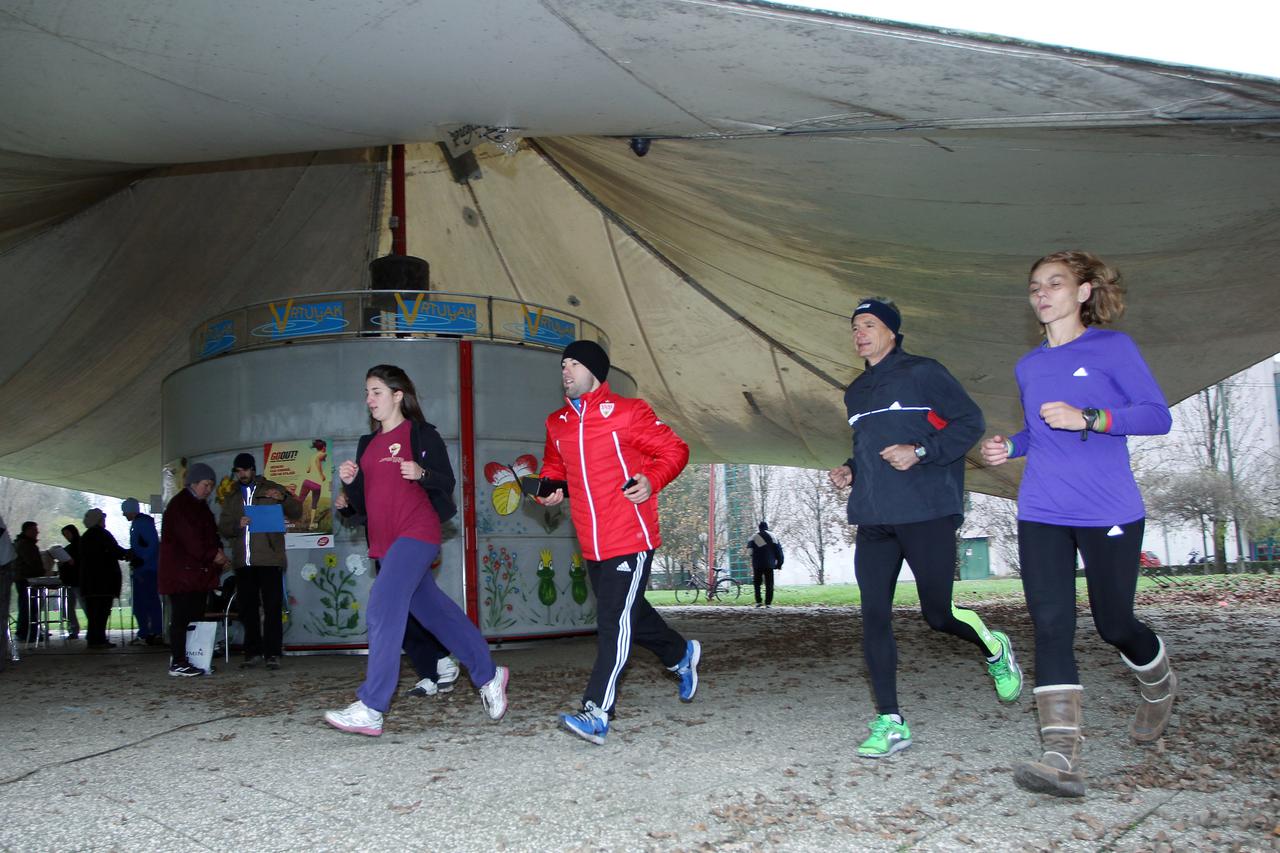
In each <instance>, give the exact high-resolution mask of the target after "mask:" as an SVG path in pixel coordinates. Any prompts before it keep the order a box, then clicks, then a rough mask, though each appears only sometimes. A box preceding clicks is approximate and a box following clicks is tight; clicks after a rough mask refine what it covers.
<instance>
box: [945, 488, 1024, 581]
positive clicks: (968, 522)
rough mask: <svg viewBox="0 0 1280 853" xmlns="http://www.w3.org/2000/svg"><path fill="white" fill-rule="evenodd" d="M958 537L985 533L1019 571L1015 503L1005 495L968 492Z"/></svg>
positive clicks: (1017, 573)
mask: <svg viewBox="0 0 1280 853" xmlns="http://www.w3.org/2000/svg"><path fill="white" fill-rule="evenodd" d="M967 497H968V508H967V509H966V511H965V516H964V524H963V526H961V528H960V535H961V536H965V537H967V536H986V537H987V538H988V539H989V540H990V542H991V546H992V548H994V549H995V551H996V552H997V553H998V554H999V555H1000V558H1001V559H1002V560H1003V561H1004V562H1005V563H1006V564H1008V565H1009V566H1011V567H1012V568H1013V572H1014V574H1015V575H1021V574H1022V564H1021V561H1020V559H1019V557H1018V504H1017V502H1016V501H1011V500H1009V499H1008V498H1001V497H996V496H995V495H983V494H978V493H976V492H969V493H968V495H967Z"/></svg>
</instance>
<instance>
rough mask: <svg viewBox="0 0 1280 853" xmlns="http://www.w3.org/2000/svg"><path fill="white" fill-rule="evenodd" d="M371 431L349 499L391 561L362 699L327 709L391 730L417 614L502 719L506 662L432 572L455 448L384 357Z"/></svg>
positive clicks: (360, 729)
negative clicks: (407, 637)
mask: <svg viewBox="0 0 1280 853" xmlns="http://www.w3.org/2000/svg"><path fill="white" fill-rule="evenodd" d="M365 404H366V405H367V406H368V407H369V424H370V426H371V427H372V428H373V432H372V433H371V434H370V435H367V436H365V437H364V438H362V439H361V440H360V448H359V451H358V452H357V454H356V458H357V459H358V460H359V462H358V463H357V462H356V461H354V460H351V459H348V460H347V461H345V462H343V463H342V464H341V465H339V466H338V477H339V479H341V480H342V483H343V490H344V491H345V492H346V495H347V500H348V501H349V502H350V504H351V506H352V507H353V508H354V509H355V510H356V512H357V513H359V514H361V515H364V516H366V517H367V518H368V528H369V556H370V557H372V558H374V559H377V560H380V561H381V563H382V567H381V570H380V571H379V572H378V577H377V578H376V579H375V580H374V582H373V588H372V589H371V590H370V592H369V604H368V607H367V609H366V617H365V619H366V621H367V623H368V627H369V662H368V664H367V668H366V672H365V680H364V684H362V685H360V689H359V690H357V691H356V697H357V701H355V702H353V703H352V704H351V705H350V706H348V707H347V708H345V709H343V710H341V711H327V712H325V715H324V719H325V722H326V723H328V724H329V725H331V726H333V727H334V728H336V729H341V730H342V731H345V732H354V733H356V734H362V735H371V736H374V737H376V736H378V735H380V734H382V715H383V714H384V713H386V711H387V709H388V707H390V705H391V697H392V695H393V694H394V693H395V689H396V684H397V683H398V681H399V679H400V649H401V647H402V646H403V644H404V631H405V622H406V620H407V619H408V616H409V613H411V612H412V613H413V615H414V618H416V619H417V620H418V622H420V623H421V624H422V626H423V627H424V628H426V629H427V630H428V631H430V632H431V633H432V634H435V636H436V637H437V638H439V640H440V642H441V643H443V644H444V646H445V647H446V648H447V649H449V651H451V652H452V653H453V654H454V655H455V656H457V658H458V659H459V660H460V661H461V662H462V664H463V666H465V667H466V668H467V671H468V673H469V674H470V676H471V681H472V683H473V684H475V685H476V687H478V688H479V689H480V698H481V701H482V702H483V703H484V707H485V710H486V711H487V712H488V714H489V716H490V717H491V718H493V719H495V720H498V719H501V718H502V715H503V714H505V713H506V710H507V678H508V673H507V668H506V667H504V666H494V663H493V658H492V657H491V656H490V654H489V645H488V643H487V642H486V641H485V639H484V635H483V634H481V633H480V630H479V629H478V628H476V626H475V625H474V624H472V622H471V620H470V619H468V618H467V614H466V613H465V612H463V610H462V608H461V607H459V606H458V605H457V604H456V603H455V602H454V601H453V599H451V598H449V596H448V595H446V594H445V593H444V591H443V590H442V589H440V587H439V586H437V585H436V581H435V578H434V577H433V576H432V574H431V564H432V563H433V562H435V559H436V556H437V555H438V554H439V553H440V521H441V519H440V515H439V513H437V511H436V509H435V506H433V500H432V495H433V494H434V495H435V497H436V501H435V502H434V503H438V504H440V505H442V506H451V496H452V494H453V487H454V477H453V468H452V466H451V465H450V464H449V454H448V451H446V449H445V446H444V441H442V440H441V438H440V434H439V433H438V432H436V429H435V427H433V426H432V425H431V424H429V423H427V421H426V419H425V418H424V417H423V415H422V407H421V406H419V405H418V395H417V393H416V392H415V391H414V387H413V382H412V381H411V380H410V379H409V377H408V376H407V375H406V374H405V372H404V371H403V370H401V369H400V368H399V367H396V366H394V365H390V364H379V365H376V366H374V367H372V368H370V369H369V372H368V373H367V374H366V376H365Z"/></svg>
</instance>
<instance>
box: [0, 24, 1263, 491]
mask: <svg viewBox="0 0 1280 853" xmlns="http://www.w3.org/2000/svg"><path fill="white" fill-rule="evenodd" d="M0 78H2V79H3V82H4V85H3V86H0V116H2V117H3V118H2V119H0V304H2V305H3V307H4V309H5V310H4V313H5V316H6V317H9V318H21V319H20V320H11V322H10V323H9V324H8V328H7V331H6V334H5V335H4V336H3V337H0V383H3V384H0V402H2V403H3V408H2V413H0V425H2V427H0V474H5V475H8V476H17V477H23V478H27V479H33V480H39V481H43V482H49V483H55V484H58V485H66V486H72V487H77V488H84V489H90V490H93V491H98V492H102V493H107V494H121V493H124V492H134V493H141V494H148V493H150V491H153V490H154V488H155V483H156V482H157V472H158V470H159V465H160V462H161V460H160V458H159V447H158V444H159V438H158V437H159V429H158V423H159V400H158V396H159V386H160V381H161V379H162V378H163V377H164V376H165V375H166V374H167V373H169V372H170V371H172V370H174V369H176V368H178V367H180V366H181V365H182V364H184V363H186V361H187V359H188V352H187V340H188V335H189V334H190V332H191V331H192V329H193V328H194V327H195V326H196V325H197V324H198V323H199V322H200V321H201V320H203V319H205V318H207V317H209V316H211V315H213V314H216V313H219V312H220V311H223V310H225V309H228V308H232V307H235V306H238V305H242V304H245V303H248V302H256V301H259V300H261V299H265V298H268V297H274V296H289V295H296V294H301V293H311V292H318V291H326V290H340V289H354V288H359V287H363V286H366V284H367V281H368V274H367V271H366V268H367V264H368V261H369V260H370V259H371V258H372V257H376V256H377V255H379V254H384V253H385V252H386V251H387V250H388V249H389V246H390V238H389V233H388V232H387V230H386V222H387V219H388V203H389V202H388V199H389V190H388V182H389V180H390V178H389V174H388V170H387V169H386V168H385V157H386V150H385V148H384V147H383V146H386V145H388V144H392V143H410V146H409V149H408V160H409V169H408V172H409V174H408V178H407V181H406V195H407V202H408V210H407V214H408V215H407V227H408V238H409V244H408V251H409V253H410V254H415V255H419V256H422V257H425V258H427V259H428V260H429V261H430V262H431V264H432V278H433V287H436V288H439V289H442V290H455V291H466V292H484V293H492V294H494V295H499V296H516V297H519V298H521V299H525V300H528V301H531V302H538V303H543V304H548V305H553V306H564V307H566V308H567V307H568V305H567V304H566V302H567V300H568V299H569V297H570V296H572V297H574V298H575V300H576V301H577V302H579V303H580V306H579V307H576V308H574V309H572V310H574V311H575V312H576V313H580V314H582V315H583V316H585V317H587V318H588V319H590V320H592V321H593V322H595V323H597V324H599V325H600V326H601V327H603V328H604V329H605V331H606V332H607V333H608V334H609V336H610V339H611V342H612V345H613V357H614V360H615V362H616V363H618V364H620V365H621V366H623V367H625V368H626V369H627V370H628V372H630V373H632V374H633V375H634V376H635V377H636V379H637V381H638V382H639V384H640V387H641V389H642V392H643V393H644V395H645V396H646V397H648V398H649V399H650V400H651V401H653V402H654V404H655V406H656V407H657V408H658V409H659V410H660V411H662V412H663V413H664V414H665V415H666V416H667V417H668V419H669V420H671V421H672V422H673V423H674V424H675V425H676V426H677V428H678V429H679V430H680V431H681V432H682V434H684V435H685V436H686V437H687V438H688V439H689V440H690V443H691V444H692V445H694V448H695V453H696V457H697V458H699V459H701V460H703V461H711V460H735V461H751V462H767V463H779V464H793V465H810V466H821V467H826V466H829V465H832V464H836V463H838V462H839V461H841V460H842V459H843V458H844V457H845V455H847V452H848V447H847V444H848V427H847V425H845V423H844V418H843V410H842V406H841V402H840V389H841V388H842V387H843V385H844V384H846V383H847V382H848V381H849V380H850V379H852V378H853V377H854V376H855V375H856V374H857V371H858V370H859V369H860V367H861V365H860V364H859V363H857V360H856V358H855V357H854V356H853V354H852V347H851V345H850V340H849V334H848V312H849V310H850V308H851V306H852V305H853V303H854V300H855V299H857V298H858V297H859V296H862V295H866V294H871V293H875V294H882V295H887V296H890V297H892V298H894V299H895V300H897V301H898V302H899V303H900V304H901V305H902V307H903V310H904V316H905V321H904V332H905V333H906V336H907V337H906V344H905V345H906V347H907V348H908V349H910V350H912V351H915V352H920V353H923V354H927V355H930V356H933V357H936V358H939V359H940V360H941V361H942V362H943V363H944V364H946V365H948V366H949V367H950V368H951V370H952V372H953V373H955V374H956V376H957V377H958V378H959V379H960V380H961V381H962V382H963V383H964V384H965V386H966V387H967V388H968V389H969V391H970V392H971V393H972V394H973V395H974V397H975V399H977V400H978V402H979V403H980V404H981V405H982V407H983V409H984V411H985V412H986V414H987V417H988V421H989V422H990V425H991V428H992V429H993V430H1001V431H1006V430H1010V429H1013V428H1016V425H1017V423H1018V422H1019V421H1020V417H1021V415H1020V409H1019V406H1018V402H1017V397H1016V388H1015V387H1014V385H1013V381H1012V365H1013V363H1014V361H1015V360H1016V358H1017V357H1018V356H1019V355H1020V354H1021V353H1022V352H1023V351H1025V350H1026V348H1027V347H1028V346H1030V345H1031V344H1033V343H1034V342H1035V340H1036V329H1035V327H1034V324H1033V322H1032V318H1031V315H1030V311H1029V310H1028V309H1027V306H1026V302H1025V286H1024V281H1025V276H1026V271H1027V269H1026V268H1027V266H1028V265H1029V263H1030V261H1031V260H1033V259H1034V258H1035V257H1037V256H1039V255H1041V254H1044V253H1045V252H1047V251H1051V250H1054V249H1058V248H1067V247H1084V248H1090V249H1093V250H1095V251H1097V252H1099V253H1100V254H1103V255H1104V256H1106V257H1107V258H1108V259H1109V260H1112V261H1114V262H1115V263H1117V265H1119V266H1120V267H1121V268H1122V269H1123V270H1124V272H1125V274H1126V277H1127V280H1128V285H1129V290H1130V301H1131V308H1130V313H1129V314H1128V316H1127V317H1126V319H1125V321H1124V323H1123V325H1122V328H1124V329H1126V330H1127V331H1129V332H1130V333H1131V334H1133V335H1134V336H1135V337H1136V338H1137V339H1138V341H1139V343H1140V344H1141V345H1142V346H1143V348H1144V351H1145V352H1146V354H1147V356H1148V358H1149V360H1150V361H1151V363H1152V366H1153V368H1154V369H1155V371H1156V374H1157V376H1158V378H1159V379H1160V381H1161V383H1162V386H1163V387H1164V389H1165V392H1166V394H1167V395H1168V396H1169V397H1170V400H1171V401H1172V400H1176V399H1180V398H1182V397H1184V396H1186V395H1188V394H1190V393H1192V392H1194V391H1195V390H1197V389H1199V388H1201V387H1203V386H1204V385H1206V384H1208V383H1210V382H1213V381H1215V380H1217V379H1219V378H1221V377H1223V376H1225V375H1229V374H1230V373H1232V372H1234V371H1235V370H1237V369H1240V368H1241V367H1243V366H1245V365H1248V364H1251V363H1255V362H1257V361H1258V360H1260V359H1262V358H1265V357H1266V356H1268V355H1271V354H1272V353H1274V352H1276V351H1277V350H1280V334H1277V332H1276V321H1277V319H1278V317H1277V315H1278V314H1280V301H1278V300H1276V299H1275V298H1274V297H1273V296H1272V295H1271V277H1272V275H1273V270H1274V269H1275V268H1276V261H1277V255H1278V254H1280V251H1278V247H1280V240H1278V239H1277V238H1278V237H1280V233H1278V232H1280V224H1278V223H1280V216H1277V214H1278V213H1280V211H1278V210H1277V208H1278V207H1280V168H1277V166H1278V165H1280V147H1278V146H1277V141H1276V136H1277V133H1278V132H1280V82H1278V81H1275V80H1270V79H1259V78H1246V77H1241V76H1237V75H1229V74H1222V73H1215V72H1207V71H1200V70H1195V69H1188V68H1173V67H1168V66H1159V65H1155V64H1150V63H1143V62H1137V61H1133V60H1124V59H1118V58H1114V57H1106V56H1099V55H1087V54H1081V53H1078V52H1072V51H1068V50H1064V49H1056V48H1047V47H1043V46H1036V45H1028V44H1022V43H1015V42H1011V41H1007V40H998V39H992V38H978V37H974V36H968V35H964V34H957V33H952V32H943V31H935V30H928V29H925V28H920V27H908V26H902V25H893V24H888V23H885V22H877V21H870V20H863V19H855V18H850V17H842V16H834V15H829V14H822V13H816V12H807V11H800V10H794V9H788V8H784V7H779V6H775V5H771V4H763V3H740V2H724V1H723V0H697V1H696V2H695V0H657V2H653V3H647V4H639V5H635V4H613V3H601V2H598V0H542V2H533V0H510V2H498V3H492V4H475V3H469V2H439V3H430V4H414V5H410V6H408V7H407V8H406V7H404V6H403V5H402V4H399V3H392V2H389V0H388V2H364V3H359V4H316V3H304V2H298V1H297V0H280V2H274V3H269V4H261V3H256V2H250V0H241V2H221V3H217V4H214V3H190V2H181V0H172V2H158V3H157V2H142V0H118V2H115V3H112V4H100V3H94V2H70V0H44V1H43V2H18V0H0ZM465 124H476V125H481V126H488V127H500V128H509V129H511V133H510V136H512V137H520V138H522V139H523V142H521V143H520V144H519V145H518V146H509V150H508V151H505V152H504V151H500V150H499V149H497V148H494V147H492V146H489V145H482V146H481V147H480V148H479V149H477V152H476V153H477V154H478V155H479V163H480V173H481V177H480V178H479V179H478V180H472V181H470V182H468V183H458V182H456V181H455V180H454V178H453V176H452V175H451V173H450V170H449V169H448V167H447V165H446V163H445V161H444V155H443V154H442V152H441V150H440V148H439V147H438V146H436V145H434V144H430V143H433V142H434V141H436V140H440V139H443V138H444V137H445V136H446V135H447V134H448V133H449V131H450V130H454V129H456V128H458V127H459V126H462V125H465ZM630 137H645V138H652V140H653V141H652V144H651V147H650V150H649V152H648V154H647V155H646V156H645V157H643V158H640V157H637V156H636V155H635V154H633V153H632V152H631V150H630V148H629V146H628V144H627V143H628V139H629V138H630ZM326 151H327V152H329V153H314V152H326ZM299 152H302V153H299ZM179 164H202V165H179ZM549 381H554V377H550V378H549ZM212 402H213V404H216V401H212ZM970 474H971V476H970V481H969V485H970V487H972V488H978V489H981V490H985V491H994V492H1000V493H1006V494H1007V493H1008V492H1009V490H1010V489H1011V487H1012V480H1010V479H1008V478H1010V477H1013V476H1016V470H1015V469H1012V468H1010V469H1000V470H999V471H995V472H991V471H982V470H973V471H971V472H970ZM993 474H995V475H999V478H996V477H993V476H992V475H993Z"/></svg>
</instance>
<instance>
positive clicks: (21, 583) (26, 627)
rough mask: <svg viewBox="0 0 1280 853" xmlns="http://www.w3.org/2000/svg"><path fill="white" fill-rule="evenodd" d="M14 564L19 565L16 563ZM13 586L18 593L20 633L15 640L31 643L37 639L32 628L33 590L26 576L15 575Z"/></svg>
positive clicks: (7, 614) (7, 612) (6, 612)
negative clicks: (31, 590)
mask: <svg viewBox="0 0 1280 853" xmlns="http://www.w3.org/2000/svg"><path fill="white" fill-rule="evenodd" d="M14 565H17V563H15V564H14ZM13 588H14V590H15V591H16V592H17V594H18V633H17V634H16V635H15V636H14V640H16V641H20V642H25V643H31V642H34V641H35V639H36V632H35V631H33V630H32V627H33V626H32V624H31V598H30V596H31V592H30V586H28V584H27V581H26V579H25V578H20V577H18V576H17V575H14V578H13ZM4 618H6V619H8V618H9V611H7V610H6V611H5V613H4Z"/></svg>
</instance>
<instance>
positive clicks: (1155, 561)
mask: <svg viewBox="0 0 1280 853" xmlns="http://www.w3.org/2000/svg"><path fill="white" fill-rule="evenodd" d="M1138 565H1139V566H1141V567H1142V568H1144V569H1151V568H1155V567H1156V566H1159V565H1160V558H1159V557H1157V556H1156V554H1155V552H1154V551H1143V552H1142V553H1141V554H1139V555H1138Z"/></svg>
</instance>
